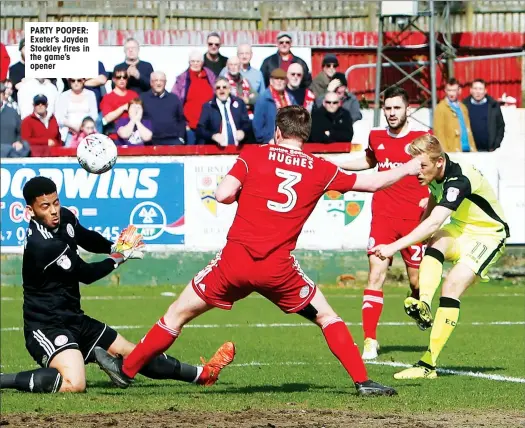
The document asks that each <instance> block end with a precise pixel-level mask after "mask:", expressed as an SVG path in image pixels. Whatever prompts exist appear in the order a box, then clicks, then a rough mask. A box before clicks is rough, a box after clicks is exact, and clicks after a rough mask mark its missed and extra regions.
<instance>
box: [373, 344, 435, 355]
mask: <svg viewBox="0 0 525 428" xmlns="http://www.w3.org/2000/svg"><path fill="white" fill-rule="evenodd" d="M426 350H427V347H426V346H415V345H392V346H381V349H380V350H379V354H380V355H385V354H388V353H390V352H425V351H426Z"/></svg>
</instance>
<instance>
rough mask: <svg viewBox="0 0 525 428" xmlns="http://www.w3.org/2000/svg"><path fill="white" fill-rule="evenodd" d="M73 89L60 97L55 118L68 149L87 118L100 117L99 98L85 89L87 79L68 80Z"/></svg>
mask: <svg viewBox="0 0 525 428" xmlns="http://www.w3.org/2000/svg"><path fill="white" fill-rule="evenodd" d="M68 82H69V86H70V87H71V89H69V90H67V91H65V92H62V93H61V94H60V95H59V96H58V100H57V103H56V109H55V116H56V119H57V121H58V126H59V127H60V135H61V137H62V141H63V142H64V143H65V146H66V147H69V146H70V144H71V140H72V139H73V137H74V136H75V135H76V134H78V133H79V132H80V127H81V125H82V120H84V118H85V117H92V118H93V117H94V118H96V117H97V115H98V108H97V98H96V96H95V94H94V93H93V91H90V90H88V89H86V88H85V87H84V82H85V79H68Z"/></svg>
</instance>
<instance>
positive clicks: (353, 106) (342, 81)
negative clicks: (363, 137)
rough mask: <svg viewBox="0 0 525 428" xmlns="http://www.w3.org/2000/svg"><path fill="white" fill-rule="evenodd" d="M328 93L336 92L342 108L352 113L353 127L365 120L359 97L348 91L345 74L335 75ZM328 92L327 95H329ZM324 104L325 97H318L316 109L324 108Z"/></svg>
mask: <svg viewBox="0 0 525 428" xmlns="http://www.w3.org/2000/svg"><path fill="white" fill-rule="evenodd" d="M327 90H328V92H335V93H336V94H337V96H338V97H339V100H340V101H341V107H342V108H343V109H344V110H346V111H347V112H348V113H350V117H351V118H352V125H353V124H354V123H355V122H357V121H358V120H361V119H362V118H363V114H362V113H361V110H360V107H359V101H358V99H357V97H356V96H355V95H354V94H353V93H352V92H350V91H349V90H348V83H347V81H346V77H345V75H344V74H343V73H335V74H334V77H333V78H332V80H331V81H330V83H329V84H328V88H327ZM328 92H327V93H328ZM323 102H324V97H317V99H316V100H315V104H316V107H315V108H314V110H315V109H316V108H319V107H322V106H323Z"/></svg>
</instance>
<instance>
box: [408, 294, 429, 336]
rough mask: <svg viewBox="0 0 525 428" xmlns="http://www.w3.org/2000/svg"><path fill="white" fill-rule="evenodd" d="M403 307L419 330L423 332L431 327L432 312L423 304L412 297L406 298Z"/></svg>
mask: <svg viewBox="0 0 525 428" xmlns="http://www.w3.org/2000/svg"><path fill="white" fill-rule="evenodd" d="M404 306H405V312H406V314H407V315H408V316H409V317H410V318H413V319H414V320H415V321H416V324H417V326H418V327H419V329H420V330H422V331H425V330H426V329H427V328H430V327H432V323H433V320H432V312H431V311H430V307H429V306H428V305H427V304H426V303H425V302H422V301H421V300H417V299H414V298H413V297H407V298H406V299H405V302H404Z"/></svg>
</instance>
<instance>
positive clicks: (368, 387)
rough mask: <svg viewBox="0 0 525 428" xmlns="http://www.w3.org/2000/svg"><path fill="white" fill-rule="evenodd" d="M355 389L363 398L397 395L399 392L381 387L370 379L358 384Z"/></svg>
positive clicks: (387, 387) (388, 387)
mask: <svg viewBox="0 0 525 428" xmlns="http://www.w3.org/2000/svg"><path fill="white" fill-rule="evenodd" d="M355 388H356V389H357V394H358V395H361V396H363V397H367V396H371V395H397V391H396V390H395V389H394V388H391V387H390V386H384V385H381V384H380V383H377V382H374V381H373V380H370V379H368V380H365V381H364V382H361V383H359V382H356V383H355Z"/></svg>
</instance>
